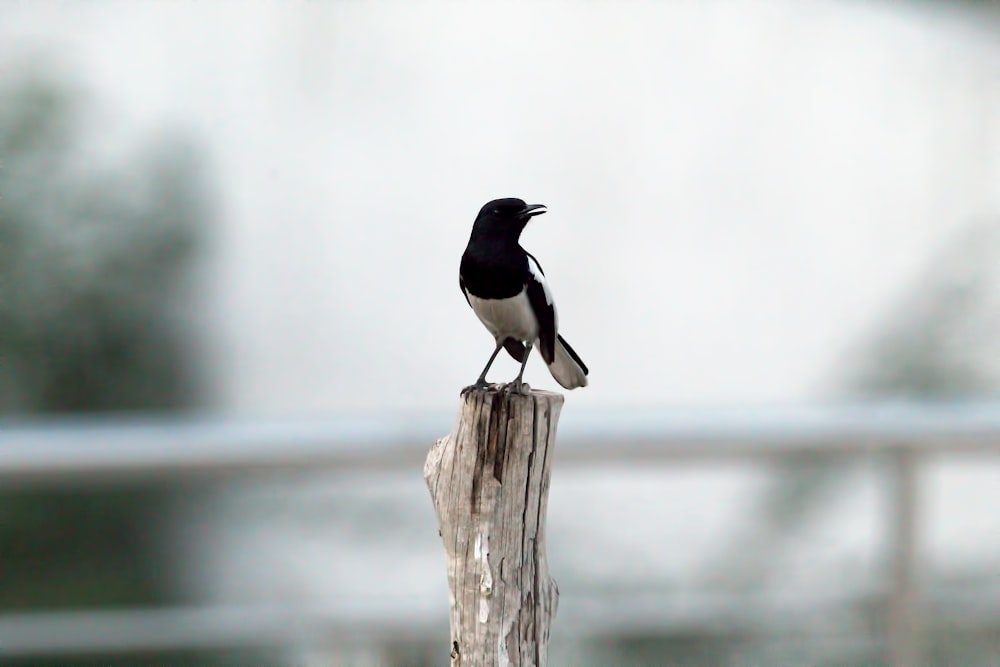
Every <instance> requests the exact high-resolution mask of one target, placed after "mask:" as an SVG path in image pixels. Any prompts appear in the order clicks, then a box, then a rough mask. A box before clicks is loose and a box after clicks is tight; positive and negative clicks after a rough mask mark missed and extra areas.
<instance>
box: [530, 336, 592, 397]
mask: <svg viewBox="0 0 1000 667" xmlns="http://www.w3.org/2000/svg"><path fill="white" fill-rule="evenodd" d="M536 347H537V345H536ZM549 372H550V373H552V377H554V378H555V379H556V382H558V383H559V384H561V385H562V386H563V387H564V388H566V389H576V388H577V387H586V386H587V374H586V373H584V372H583V369H582V368H580V365H579V364H577V363H576V361H575V360H574V359H573V357H572V356H570V353H569V352H567V351H566V348H565V347H564V346H563V344H562V341H560V340H559V339H558V338H557V339H556V358H555V359H554V360H553V361H552V363H551V364H549Z"/></svg>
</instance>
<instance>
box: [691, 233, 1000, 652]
mask: <svg viewBox="0 0 1000 667" xmlns="http://www.w3.org/2000/svg"><path fill="white" fill-rule="evenodd" d="M845 358H846V362H845V363H844V365H843V367H844V369H845V370H843V371H842V372H839V373H838V383H839V385H840V386H841V387H843V389H842V390H841V391H840V392H839V393H840V394H841V395H842V396H843V397H845V398H849V399H852V400H854V399H857V400H869V399H903V400H952V399H975V398H983V397H991V396H992V397H996V396H997V394H998V392H1000V363H998V362H1000V221H988V222H985V223H981V224H970V225H968V226H966V227H964V228H961V229H960V230H959V231H958V233H956V234H955V235H954V237H953V238H952V239H951V240H950V241H949V242H948V243H946V244H945V245H944V246H943V247H942V248H941V249H940V251H939V252H937V253H936V254H934V255H933V256H932V257H930V258H929V259H928V261H927V262H926V264H925V267H924V270H923V271H922V272H921V274H920V275H919V276H918V277H917V279H916V280H915V281H913V283H912V284H911V285H910V286H909V287H908V289H907V292H906V293H905V295H904V296H903V298H902V299H901V300H900V301H899V303H898V304H897V305H896V306H895V307H892V308H890V309H888V310H887V312H886V313H885V314H884V315H883V316H882V317H880V322H879V323H878V325H877V327H876V329H875V330H874V331H873V333H872V334H870V335H869V336H868V337H867V339H866V340H863V341H861V342H860V344H858V345H857V346H855V347H853V348H852V349H850V350H849V352H848V354H847V355H845ZM873 463H877V462H873ZM857 470H858V463H857V462H844V461H840V460H835V459H826V458H817V457H815V456H804V457H791V458H789V459H787V460H785V461H783V462H781V463H779V464H777V465H775V466H774V468H773V470H772V475H773V477H772V479H773V481H772V483H771V484H770V485H769V486H768V487H767V488H766V490H765V491H764V493H763V494H762V495H761V496H760V497H759V498H758V499H757V501H756V506H755V508H754V510H753V511H754V514H755V515H756V516H755V519H754V520H753V521H750V522H749V523H748V526H747V529H746V531H745V532H744V533H743V534H740V535H738V536H736V538H735V539H734V540H733V542H732V543H730V545H729V546H728V547H727V548H726V549H725V551H724V553H723V554H721V557H722V559H723V560H724V561H725V565H722V564H720V563H718V562H713V563H711V564H710V565H709V566H708V567H706V568H705V570H704V571H705V572H706V573H718V572H720V571H724V572H726V583H727V584H729V585H730V586H733V587H735V588H738V589H739V588H742V589H745V590H748V589H752V588H759V587H762V586H765V585H767V583H768V582H769V581H771V579H772V577H774V576H780V575H781V563H782V561H781V558H780V557H777V556H776V552H779V551H780V549H781V546H782V545H783V544H784V543H787V542H789V541H790V538H792V537H793V536H795V535H796V534H798V533H800V532H801V531H803V530H805V529H807V528H808V527H809V524H810V522H811V521H813V520H815V518H816V516H817V515H818V514H819V513H820V512H821V511H822V510H823V508H825V507H827V506H829V504H830V503H831V502H832V501H833V497H834V496H835V495H836V494H837V493H838V492H839V491H840V489H841V488H842V486H843V484H844V483H846V482H847V481H848V480H850V479H851V478H852V476H853V475H854V474H855V472H856V471H857ZM734 553H738V554H740V556H739V558H733V557H732V554H734ZM883 565H885V566H887V564H883ZM712 578H714V579H717V578H718V577H717V576H714V575H713V576H712ZM857 612H858V619H867V621H865V623H866V625H867V626H868V627H876V626H878V624H880V623H882V622H883V621H884V619H885V614H886V611H885V609H884V608H883V607H882V606H881V605H877V606H876V608H871V607H870V606H869V607H866V608H863V609H858V610H857ZM936 622H941V619H937V621H936ZM934 623H935V621H934V620H933V619H931V626H932V627H930V628H928V633H927V637H926V641H927V647H928V651H929V655H930V656H933V657H934V660H935V662H933V663H932V664H970V665H971V664H987V663H983V662H977V661H976V660H981V659H982V657H983V656H984V655H992V656H994V658H995V657H996V655H997V654H996V650H997V648H996V647H997V646H998V644H996V643H993V644H992V647H993V648H992V653H990V652H989V651H990V650H991V649H990V648H989V647H990V646H991V641H992V640H993V639H994V638H995V637H996V635H997V632H1000V630H998V629H996V628H994V629H992V630H990V629H985V630H983V629H980V630H977V631H963V634H962V637H964V639H958V635H949V633H948V632H946V631H944V630H943V629H942V628H940V627H934V626H933V624H934ZM975 647H978V648H975ZM974 648H975V650H974ZM979 649H983V650H982V651H980V652H978V653H976V651H977V650H979ZM984 651H985V652H984ZM973 654H975V655H973ZM945 657H947V660H945ZM973 657H975V658H976V660H974V659H973ZM812 659H813V660H815V659H816V656H813V657H812ZM939 660H940V661H939ZM830 664H840V663H837V662H836V661H833V662H831V663H830ZM873 664H880V663H878V662H876V663H873Z"/></svg>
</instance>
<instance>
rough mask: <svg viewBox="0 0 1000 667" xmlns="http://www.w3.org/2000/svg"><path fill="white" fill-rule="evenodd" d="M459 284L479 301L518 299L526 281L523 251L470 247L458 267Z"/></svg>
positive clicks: (526, 263)
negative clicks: (516, 297) (460, 282)
mask: <svg viewBox="0 0 1000 667" xmlns="http://www.w3.org/2000/svg"><path fill="white" fill-rule="evenodd" d="M459 273H460V275H461V279H462V284H463V285H464V286H465V289H466V290H468V292H469V293H470V294H472V295H473V296H477V297H479V298H480V299H507V298H510V297H512V296H517V295H518V294H520V293H521V290H523V289H524V285H525V283H527V282H528V278H529V277H530V273H529V271H528V257H527V255H526V254H525V253H524V251H523V250H520V249H519V248H516V249H515V250H507V249H501V248H497V247H485V248H484V247H476V246H475V245H474V244H471V243H470V244H469V247H468V248H466V250H465V253H464V254H463V255H462V264H461V266H460V267H459Z"/></svg>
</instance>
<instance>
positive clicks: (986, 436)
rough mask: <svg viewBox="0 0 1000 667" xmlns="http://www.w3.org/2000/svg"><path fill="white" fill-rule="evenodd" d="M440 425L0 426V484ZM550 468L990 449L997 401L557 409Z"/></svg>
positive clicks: (421, 441) (378, 447)
mask: <svg viewBox="0 0 1000 667" xmlns="http://www.w3.org/2000/svg"><path fill="white" fill-rule="evenodd" d="M450 427H451V424H450V417H449V416H448V415H446V414H439V415H429V416H428V415H422V416H407V415H385V416H371V417H341V418H329V419H322V420H286V421H264V420H234V419H226V418H211V417H204V416H202V417H183V416H174V417H162V418H146V419H139V418H126V419H114V418H110V417H102V418H96V417H95V418H87V419H85V418H62V419H54V420H38V421H25V420H7V421H0V483H3V484H32V483H44V482H59V483H70V482H76V483H90V482H101V481H113V480H116V479H123V478H127V479H135V478H140V477H143V478H166V477H174V476H177V475H187V476H202V475H222V474H246V473H252V472H258V471H280V470H286V469H293V470H301V469H330V470H335V469H350V470H364V469H369V470H380V471H381V470H391V469H399V468H412V467H413V466H419V465H420V464H421V463H422V461H423V458H424V457H425V455H426V452H427V450H428V448H429V447H430V444H431V443H432V442H433V441H434V440H435V439H436V438H438V437H441V436H443V435H445V434H446V433H447V432H448V430H449V429H450ZM559 429H560V434H559V448H558V452H557V456H558V457H559V458H558V460H559V463H560V464H563V465H565V464H589V463H606V462H618V463H648V462H657V461H664V462H677V461H685V460H689V461H698V462H700V461H713V460H715V461H731V460H743V459H768V458H775V457H786V456H790V455H823V456H861V455H868V454H875V453H884V452H888V451H893V450H896V449H900V448H907V449H914V450H917V451H924V452H928V453H932V452H937V451H943V452H948V453H949V454H957V453H996V452H998V451H1000V403H961V404H914V403H893V404H866V405H838V406H819V407H809V406H806V407H791V408H765V407H761V408H747V409H705V408H698V409H677V408H672V409H665V410H642V411H639V410H622V411H617V412H611V413H608V412H604V413H585V412H582V411H579V410H576V411H574V409H573V408H572V406H571V407H569V408H567V409H566V415H564V417H563V421H562V424H561V425H560V427H559Z"/></svg>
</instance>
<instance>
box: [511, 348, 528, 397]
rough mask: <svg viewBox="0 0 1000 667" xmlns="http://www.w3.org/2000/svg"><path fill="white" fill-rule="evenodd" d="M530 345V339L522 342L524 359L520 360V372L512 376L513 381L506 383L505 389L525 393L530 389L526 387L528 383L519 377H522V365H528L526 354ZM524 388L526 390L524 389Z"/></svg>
mask: <svg viewBox="0 0 1000 667" xmlns="http://www.w3.org/2000/svg"><path fill="white" fill-rule="evenodd" d="M532 345H533V342H532V341H526V342H525V344H524V359H522V360H521V372H519V373H518V374H517V377H516V378H514V381H513V382H511V383H510V384H509V385H507V390H508V391H510V392H512V393H518V394H526V393H528V391H530V390H531V388H530V387H528V385H526V384H525V383H524V382H523V381H522V379H521V378H522V377H524V367H525V366H527V365H528V355H530V354H531V348H532ZM525 389H527V390H528V391H525Z"/></svg>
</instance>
